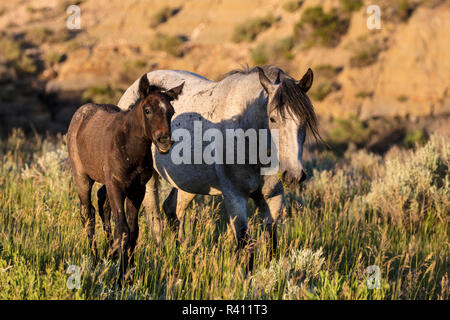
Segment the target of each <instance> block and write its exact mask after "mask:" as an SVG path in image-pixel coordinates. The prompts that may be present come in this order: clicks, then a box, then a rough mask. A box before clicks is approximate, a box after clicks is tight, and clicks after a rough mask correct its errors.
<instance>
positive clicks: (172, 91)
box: [164, 82, 184, 100]
mask: <svg viewBox="0 0 450 320" xmlns="http://www.w3.org/2000/svg"><path fill="white" fill-rule="evenodd" d="M183 88H184V82H183V83H182V84H180V85H179V86H177V87H175V88H172V89H170V90H167V91H166V92H164V93H165V94H167V95H168V96H169V98H170V100H176V99H178V96H179V95H180V94H181V92H182V91H183Z"/></svg>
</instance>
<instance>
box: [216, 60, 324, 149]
mask: <svg viewBox="0 0 450 320" xmlns="http://www.w3.org/2000/svg"><path fill="white" fill-rule="evenodd" d="M260 68H261V69H263V70H264V73H265V74H266V76H267V77H268V78H269V79H271V80H272V81H275V79H277V77H278V74H280V80H281V91H280V95H279V103H277V104H276V105H275V109H276V110H278V112H280V114H281V116H283V117H284V115H285V114H286V112H288V113H289V114H290V115H291V116H293V117H296V118H297V119H299V120H301V121H304V124H305V126H306V128H307V130H308V131H310V132H311V134H312V135H313V137H314V138H315V139H316V141H317V140H322V138H321V136H320V133H319V129H318V121H317V116H316V113H315V111H314V107H313V105H312V103H311V100H310V99H309V97H308V95H307V94H306V93H305V92H303V90H301V89H300V87H299V86H298V85H297V82H296V81H295V79H294V78H292V77H290V76H289V75H287V74H286V73H285V72H284V71H283V70H282V69H280V68H278V67H276V66H271V65H269V66H263V67H260ZM254 72H258V67H254V68H249V67H248V66H245V67H243V68H241V69H235V70H231V71H229V72H227V73H226V74H225V75H223V77H222V80H223V79H225V78H227V77H229V76H232V75H234V74H251V73H254Z"/></svg>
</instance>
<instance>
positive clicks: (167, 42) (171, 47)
mask: <svg viewBox="0 0 450 320" xmlns="http://www.w3.org/2000/svg"><path fill="white" fill-rule="evenodd" d="M183 42H184V37H183V36H180V35H177V36H171V35H166V34H163V33H157V34H156V36H155V38H153V40H152V43H151V45H150V47H151V48H152V49H153V50H162V51H165V52H167V53H169V54H171V55H172V56H174V57H182V56H183V55H184V51H183V49H182V47H181V46H182V44H183Z"/></svg>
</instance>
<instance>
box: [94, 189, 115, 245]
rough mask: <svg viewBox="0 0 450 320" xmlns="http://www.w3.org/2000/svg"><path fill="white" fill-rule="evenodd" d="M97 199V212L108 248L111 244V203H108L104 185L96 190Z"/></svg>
mask: <svg viewBox="0 0 450 320" xmlns="http://www.w3.org/2000/svg"><path fill="white" fill-rule="evenodd" d="M97 199H98V214H99V215H100V218H101V219H102V222H103V230H105V233H106V243H107V245H108V247H109V248H110V247H111V245H112V237H111V205H110V204H109V199H108V194H107V193H106V186H105V185H103V186H102V187H101V188H100V189H98V191H97Z"/></svg>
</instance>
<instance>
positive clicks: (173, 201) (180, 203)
mask: <svg viewBox="0 0 450 320" xmlns="http://www.w3.org/2000/svg"><path fill="white" fill-rule="evenodd" d="M194 198H195V194H193V193H188V192H185V191H183V190H180V189H177V188H172V191H170V194H169V196H168V197H167V198H166V200H165V201H164V204H163V209H164V212H165V213H166V215H167V217H168V219H169V222H170V223H171V224H172V225H175V223H174V221H177V222H178V239H179V240H180V242H181V241H184V238H185V235H184V216H185V214H186V209H187V207H188V206H189V204H190V203H191V201H192V200H193V199H194ZM174 208H175V210H174Z"/></svg>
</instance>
